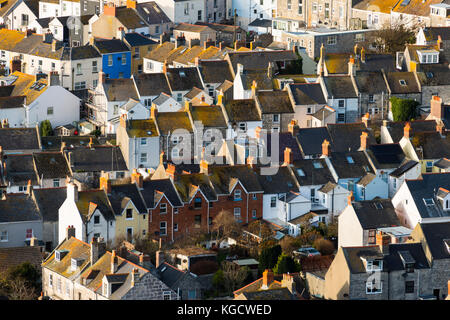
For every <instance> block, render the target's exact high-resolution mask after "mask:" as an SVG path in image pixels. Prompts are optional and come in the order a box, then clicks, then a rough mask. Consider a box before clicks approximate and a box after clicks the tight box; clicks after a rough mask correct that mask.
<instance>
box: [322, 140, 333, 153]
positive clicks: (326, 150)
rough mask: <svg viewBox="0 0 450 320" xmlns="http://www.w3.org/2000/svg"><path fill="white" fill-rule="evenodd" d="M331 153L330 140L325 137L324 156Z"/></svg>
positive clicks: (323, 144) (323, 143)
mask: <svg viewBox="0 0 450 320" xmlns="http://www.w3.org/2000/svg"><path fill="white" fill-rule="evenodd" d="M330 154H331V147H330V142H329V141H328V140H327V139H325V140H323V142H322V156H323V157H329V156H330Z"/></svg>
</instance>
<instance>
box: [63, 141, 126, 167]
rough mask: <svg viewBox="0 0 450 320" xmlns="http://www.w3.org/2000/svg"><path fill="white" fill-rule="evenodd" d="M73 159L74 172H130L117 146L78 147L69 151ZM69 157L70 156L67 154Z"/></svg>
mask: <svg viewBox="0 0 450 320" xmlns="http://www.w3.org/2000/svg"><path fill="white" fill-rule="evenodd" d="M66 152H71V153H72V154H71V155H70V156H71V159H73V166H72V171H74V172H75V171H77V172H95V171H97V172H100V171H126V170H128V168H127V165H126V163H125V160H124V158H123V155H122V151H121V150H120V148H119V147H118V146H117V147H116V146H96V145H94V146H93V147H92V148H89V147H78V148H73V149H67V150H66ZM67 157H69V154H67Z"/></svg>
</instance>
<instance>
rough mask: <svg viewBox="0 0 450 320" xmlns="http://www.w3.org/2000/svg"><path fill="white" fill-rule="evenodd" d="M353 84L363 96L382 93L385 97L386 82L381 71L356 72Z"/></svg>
mask: <svg viewBox="0 0 450 320" xmlns="http://www.w3.org/2000/svg"><path fill="white" fill-rule="evenodd" d="M355 82H356V86H357V87H358V90H359V92H362V93H365V94H381V93H382V92H384V94H385V95H386V94H387V93H388V89H387V86H386V82H385V81H384V77H383V74H382V73H381V71H374V72H361V71H358V72H356V76H355Z"/></svg>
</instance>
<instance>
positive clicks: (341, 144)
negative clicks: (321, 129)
mask: <svg viewBox="0 0 450 320" xmlns="http://www.w3.org/2000/svg"><path fill="white" fill-rule="evenodd" d="M327 129H328V133H329V135H330V137H331V141H330V142H331V150H332V151H336V152H348V151H357V150H359V148H360V147H361V134H362V133H363V132H367V133H368V143H367V144H368V145H372V144H376V143H377V142H376V140H375V137H374V136H373V134H372V131H370V130H367V128H366V126H365V125H364V124H363V123H362V122H359V123H334V124H328V125H327ZM322 142H323V141H322Z"/></svg>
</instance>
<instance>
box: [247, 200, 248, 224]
mask: <svg viewBox="0 0 450 320" xmlns="http://www.w3.org/2000/svg"><path fill="white" fill-rule="evenodd" d="M247 223H248V193H247Z"/></svg>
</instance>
